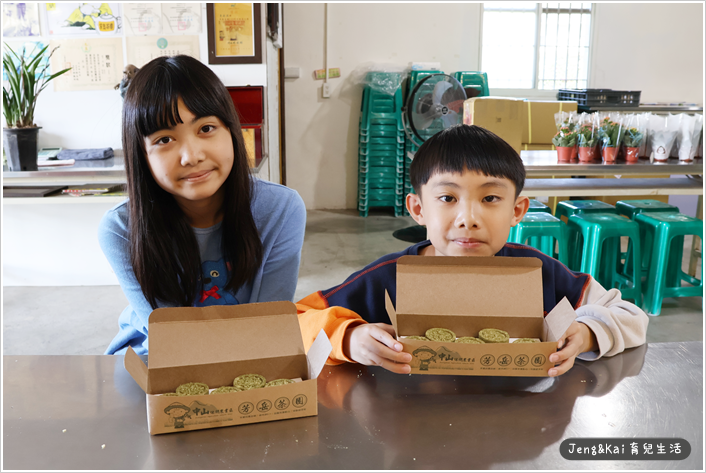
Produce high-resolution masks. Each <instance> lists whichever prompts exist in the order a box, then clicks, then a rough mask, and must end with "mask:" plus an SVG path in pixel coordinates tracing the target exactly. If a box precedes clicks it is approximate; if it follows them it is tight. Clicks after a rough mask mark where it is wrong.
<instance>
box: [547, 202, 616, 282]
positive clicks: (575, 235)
mask: <svg viewBox="0 0 706 473" xmlns="http://www.w3.org/2000/svg"><path fill="white" fill-rule="evenodd" d="M596 212H602V213H615V212H617V211H616V210H615V207H613V206H612V205H610V204H606V203H605V202H601V201H600V200H563V201H561V202H557V204H556V212H555V213H554V215H555V216H556V218H558V219H561V218H562V217H566V220H565V222H566V223H569V217H571V216H572V215H580V214H583V213H596ZM567 230H568V231H567V233H566V246H567V247H568V249H569V259H568V261H569V264H568V266H569V268H570V269H572V270H574V271H580V270H581V233H579V232H576V231H574V230H573V229H572V227H568V229H567ZM611 244H612V243H611Z"/></svg>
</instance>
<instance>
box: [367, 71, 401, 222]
mask: <svg viewBox="0 0 706 473" xmlns="http://www.w3.org/2000/svg"><path fill="white" fill-rule="evenodd" d="M366 81H367V83H368V84H371V83H385V82H393V83H394V82H400V74H396V73H387V72H369V73H368V76H367V79H366ZM401 113H402V89H401V88H399V87H398V88H397V90H395V92H394V93H393V94H388V93H385V92H383V91H380V90H378V89H376V88H374V87H371V86H370V85H367V86H366V87H365V88H364V89H363V99H362V101H361V113H360V134H359V142H358V211H359V212H360V215H361V216H363V217H367V216H368V210H369V209H370V208H371V207H392V208H394V212H395V216H400V215H402V208H403V206H404V129H403V127H402V115H401Z"/></svg>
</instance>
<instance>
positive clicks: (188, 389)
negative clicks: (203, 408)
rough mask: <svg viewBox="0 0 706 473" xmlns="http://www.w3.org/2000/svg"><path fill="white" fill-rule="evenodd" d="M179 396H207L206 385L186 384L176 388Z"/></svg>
mask: <svg viewBox="0 0 706 473" xmlns="http://www.w3.org/2000/svg"><path fill="white" fill-rule="evenodd" d="M176 393H177V394H178V395H179V396H200V395H201V394H208V385H206V384H204V383H186V384H182V385H181V386H179V387H178V388H176Z"/></svg>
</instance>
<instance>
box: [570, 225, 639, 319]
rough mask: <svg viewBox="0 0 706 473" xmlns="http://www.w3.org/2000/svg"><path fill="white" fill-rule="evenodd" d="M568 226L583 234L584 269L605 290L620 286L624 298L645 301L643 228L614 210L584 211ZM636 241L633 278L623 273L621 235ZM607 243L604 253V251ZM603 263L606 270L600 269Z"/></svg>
mask: <svg viewBox="0 0 706 473" xmlns="http://www.w3.org/2000/svg"><path fill="white" fill-rule="evenodd" d="M569 228H570V229H572V230H574V231H575V232H578V233H581V234H582V235H583V251H582V258H581V272H583V273H586V274H590V275H591V276H592V277H593V278H594V279H596V280H597V281H598V282H599V283H601V285H603V286H604V287H605V288H606V289H611V288H614V287H617V288H618V289H620V291H621V292H622V294H623V298H624V299H633V300H634V301H635V304H636V305H638V306H639V305H640V303H641V302H642V292H641V285H642V277H641V271H640V267H641V262H640V227H639V226H638V224H637V223H635V222H633V221H632V220H630V219H628V218H625V217H623V216H620V215H616V214H614V213H591V212H590V213H583V214H577V215H572V216H571V217H569ZM622 236H627V237H629V238H630V239H631V240H632V241H633V245H632V253H633V254H632V257H633V258H634V261H635V262H636V264H635V267H634V268H633V271H632V275H631V277H626V276H624V275H623V274H621V273H620V271H619V269H618V263H619V262H620V237H622ZM604 244H605V254H602V253H603V252H604ZM601 266H603V269H605V271H601Z"/></svg>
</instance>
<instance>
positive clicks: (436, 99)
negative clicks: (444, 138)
mask: <svg viewBox="0 0 706 473" xmlns="http://www.w3.org/2000/svg"><path fill="white" fill-rule="evenodd" d="M465 100H466V92H465V91H464V90H463V86H462V85H461V84H460V83H459V82H458V81H457V80H456V79H455V78H453V77H452V76H450V75H448V74H441V73H439V74H431V75H428V76H426V77H424V78H423V79H422V80H420V81H419V82H418V83H417V84H416V85H415V86H414V88H413V89H412V92H411V93H410V94H409V96H408V97H407V101H406V102H405V104H404V107H402V125H403V127H404V131H405V134H406V135H407V138H408V139H409V140H410V141H411V142H412V145H413V146H411V147H410V148H412V149H408V150H407V156H408V157H409V158H411V159H414V153H415V152H416V150H417V149H418V148H419V147H420V146H421V145H422V144H423V143H424V142H425V141H426V140H427V139H429V138H431V137H432V136H434V135H435V134H436V133H439V132H440V131H442V130H444V129H446V128H449V127H452V126H454V125H458V124H460V123H462V122H463V102H464V101H465ZM392 236H394V237H395V238H397V239H398V240H402V241H408V242H411V243H419V242H420V241H424V240H426V237H427V230H426V227H423V226H421V225H414V226H412V227H407V228H402V229H400V230H397V231H395V232H394V233H393V234H392Z"/></svg>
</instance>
